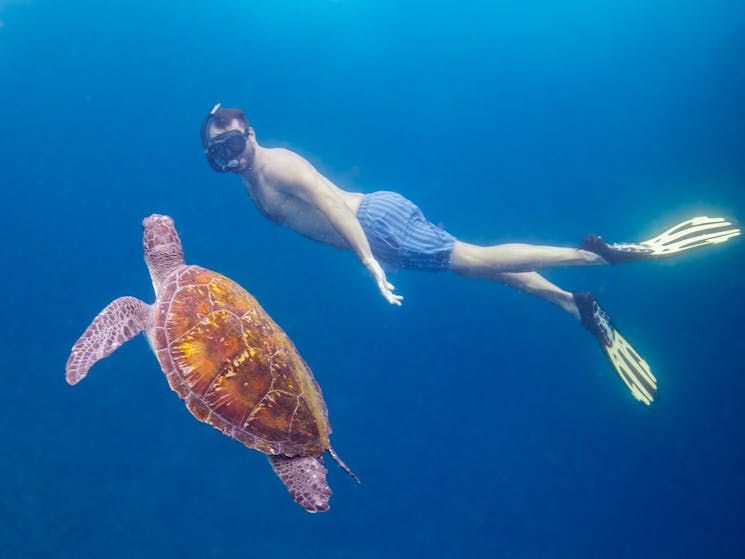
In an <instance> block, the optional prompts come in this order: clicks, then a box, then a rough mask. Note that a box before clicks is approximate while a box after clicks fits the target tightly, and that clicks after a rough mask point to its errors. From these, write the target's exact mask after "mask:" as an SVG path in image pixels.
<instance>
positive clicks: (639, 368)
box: [572, 293, 657, 405]
mask: <svg viewBox="0 0 745 559" xmlns="http://www.w3.org/2000/svg"><path fill="white" fill-rule="evenodd" d="M572 297H573V298H574V303H575V304H576V305H577V309H578V310H579V316H580V320H581V321H582V326H584V327H585V328H586V329H587V330H588V331H589V332H590V333H591V334H592V335H593V336H595V339H596V340H597V341H598V343H599V344H600V347H601V348H602V349H603V351H604V352H605V354H606V355H607V356H608V359H610V362H611V364H612V365H613V368H614V369H615V370H616V372H617V373H618V376H620V377H621V380H623V382H624V383H625V384H626V386H627V387H628V388H629V390H631V394H632V395H633V396H634V398H636V399H637V400H639V401H640V402H643V403H644V404H646V405H649V404H651V403H652V400H653V399H654V394H655V392H656V391H657V379H655V378H654V375H653V374H652V371H651V369H650V368H649V365H648V364H647V362H646V361H645V360H644V359H642V358H641V357H640V356H639V354H638V353H637V352H636V350H634V348H633V347H631V344H629V342H627V341H626V339H625V338H624V337H623V336H621V334H620V333H619V332H618V330H616V328H615V326H614V325H613V322H612V321H611V319H610V317H609V316H608V314H607V313H606V312H605V311H604V310H603V309H601V308H600V305H598V302H597V301H596V300H595V296H594V295H593V294H592V293H572Z"/></svg>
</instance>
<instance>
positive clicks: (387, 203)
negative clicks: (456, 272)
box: [357, 190, 455, 272]
mask: <svg viewBox="0 0 745 559" xmlns="http://www.w3.org/2000/svg"><path fill="white" fill-rule="evenodd" d="M357 219H358V220H359V222H360V225H362V230H363V231H364V232H365V235H366V236H367V240H368V242H369V243H370V248H371V249H372V253H373V256H375V258H376V259H377V260H378V261H379V262H380V263H381V264H382V265H384V266H386V267H389V268H405V269H414V270H429V271H432V272H439V271H442V270H447V269H448V266H449V264H450V253H452V252H453V246H454V245H455V237H453V236H452V235H451V234H450V233H448V232H447V231H445V230H443V229H441V228H440V227H437V226H436V225H435V224H434V223H431V222H429V221H427V219H425V217H424V215H423V214H422V211H421V210H420V209H419V208H418V207H417V206H416V205H415V204H414V203H412V202H410V201H409V200H407V199H406V198H404V197H403V196H401V195H400V194H397V193H395V192H387V191H384V190H381V191H379V192H373V193H372V194H366V195H365V196H363V197H362V201H361V202H360V207H359V209H358V210H357Z"/></svg>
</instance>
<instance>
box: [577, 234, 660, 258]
mask: <svg viewBox="0 0 745 559" xmlns="http://www.w3.org/2000/svg"><path fill="white" fill-rule="evenodd" d="M579 248H581V249H584V250H588V251H590V252H594V253H595V254H598V255H600V256H602V257H603V259H604V260H605V261H606V262H607V263H608V264H622V263H625V262H636V261H638V260H651V259H652V258H655V255H654V249H652V248H651V247H648V246H645V245H644V244H635V243H613V244H608V243H606V242H605V241H604V240H603V239H601V238H600V237H599V236H598V235H593V234H590V235H587V237H585V238H584V240H583V241H582V244H581V245H579Z"/></svg>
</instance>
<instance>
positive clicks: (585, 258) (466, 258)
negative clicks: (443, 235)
mask: <svg viewBox="0 0 745 559" xmlns="http://www.w3.org/2000/svg"><path fill="white" fill-rule="evenodd" d="M607 263H608V262H607V261H606V260H604V259H603V257H602V256H600V255H598V254H595V253H594V252H590V251H589V250H583V249H580V248H565V247H553V246H543V245H528V244H518V243H510V244H504V245H492V246H478V245H472V244H470V243H464V242H462V241H455V246H454V247H453V252H452V254H451V255H450V270H452V271H453V272H457V273H459V274H461V275H463V276H467V277H472V278H482V279H491V280H495V281H501V280H498V279H497V278H495V277H494V275H495V274H496V273H500V272H534V271H536V270H540V269H542V268H555V267H559V266H599V265H602V264H607Z"/></svg>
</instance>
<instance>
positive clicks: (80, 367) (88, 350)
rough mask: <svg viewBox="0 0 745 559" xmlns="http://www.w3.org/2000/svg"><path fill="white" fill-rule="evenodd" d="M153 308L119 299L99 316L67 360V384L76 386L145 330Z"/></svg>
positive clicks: (142, 303)
mask: <svg viewBox="0 0 745 559" xmlns="http://www.w3.org/2000/svg"><path fill="white" fill-rule="evenodd" d="M149 316H150V306H149V305H148V304H146V303H144V302H142V301H140V300H139V299H135V298H134V297H120V298H119V299H116V300H114V301H113V302H111V303H109V305H108V306H107V307H106V308H105V309H104V310H102V311H101V312H100V313H98V316H96V318H94V319H93V322H91V325H90V326H88V328H87V329H86V331H85V332H83V335H82V336H80V339H78V341H77V342H75V345H74V346H72V351H71V352H70V357H69V358H68V359H67V367H66V371H67V382H68V383H70V384H76V383H77V382H78V381H80V380H81V379H82V378H83V377H85V375H87V374H88V370H89V369H90V368H91V367H92V366H93V364H94V363H95V362H96V361H98V360H99V359H103V358H104V357H108V356H109V355H111V353H112V352H113V351H114V350H115V349H116V348H118V347H119V346H120V345H122V344H123V343H124V342H128V341H129V340H131V339H132V338H134V337H135V336H136V335H137V334H139V333H140V332H142V331H143V330H144V329H145V326H146V324H147V321H148V317H149Z"/></svg>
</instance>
